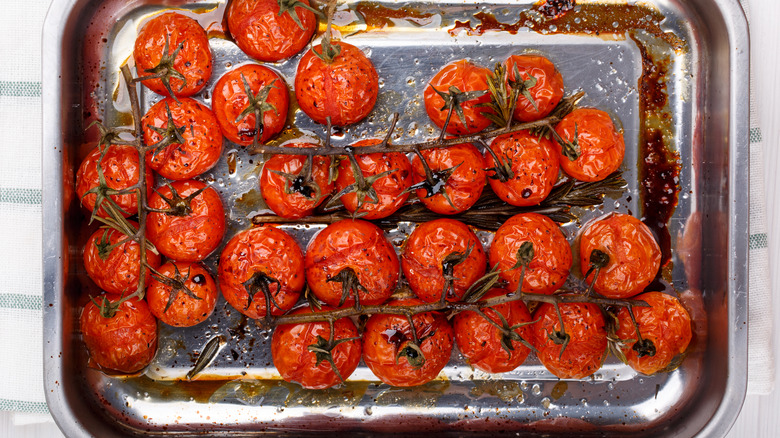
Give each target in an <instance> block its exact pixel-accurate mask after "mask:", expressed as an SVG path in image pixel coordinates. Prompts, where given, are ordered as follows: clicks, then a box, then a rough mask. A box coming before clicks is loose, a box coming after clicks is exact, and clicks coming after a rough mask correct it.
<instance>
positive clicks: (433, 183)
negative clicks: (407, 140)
mask: <svg viewBox="0 0 780 438" xmlns="http://www.w3.org/2000/svg"><path fill="white" fill-rule="evenodd" d="M414 153H415V154H417V158H419V159H420V163H422V166H423V171H424V172H425V179H424V180H422V181H420V182H418V183H417V184H413V185H411V186H409V187H408V188H407V189H406V190H404V193H410V192H412V191H416V190H425V197H426V198H430V197H431V196H434V195H438V194H441V195H442V196H444V199H446V200H447V202H448V203H449V204H450V206H452V208H454V209H457V207H455V204H453V203H452V199H450V195H449V194H447V181H449V179H450V177H451V176H452V174H453V172H455V171H456V170H457V169H458V167H460V166H461V164H463V163H462V162H461V163H459V164H458V165H456V166H453V167H448V168H446V169H442V170H437V171H435V172H434V171H432V170H431V166H429V165H428V161H427V160H426V159H425V157H423V156H422V154H421V153H420V150H419V149H415V150H414Z"/></svg>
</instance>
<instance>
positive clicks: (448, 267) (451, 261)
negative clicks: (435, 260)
mask: <svg viewBox="0 0 780 438" xmlns="http://www.w3.org/2000/svg"><path fill="white" fill-rule="evenodd" d="M473 250H474V245H472V244H471V243H469V246H468V247H466V250H465V251H463V252H460V251H453V252H451V253H449V254H447V256H446V257H444V259H443V260H442V261H441V273H442V276H443V277H444V288H443V289H444V290H442V291H441V299H440V301H439V302H440V303H441V304H442V305H443V304H444V303H445V302H446V301H447V296H448V295H449V294H450V292H452V291H453V290H452V285H453V283H454V282H455V267H456V266H458V265H459V264H461V263H463V262H465V261H466V260H467V259H468V258H469V255H471V251H473Z"/></svg>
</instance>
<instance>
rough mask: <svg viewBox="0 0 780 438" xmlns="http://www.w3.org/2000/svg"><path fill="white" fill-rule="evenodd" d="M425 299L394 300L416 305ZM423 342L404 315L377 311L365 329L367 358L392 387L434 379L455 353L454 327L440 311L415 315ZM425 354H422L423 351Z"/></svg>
mask: <svg viewBox="0 0 780 438" xmlns="http://www.w3.org/2000/svg"><path fill="white" fill-rule="evenodd" d="M421 303H422V301H420V300H417V299H413V298H407V299H404V300H396V301H393V302H391V303H390V305H393V306H413V305H417V304H421ZM412 321H413V322H414V328H415V331H416V333H417V339H418V341H419V344H418V345H416V348H415V345H414V335H413V334H412V328H411V325H410V324H409V320H408V319H407V318H406V316H403V315H391V314H375V315H371V317H370V318H368V322H366V328H365V330H364V331H363V361H364V362H365V363H366V366H368V368H369V369H370V370H371V372H373V373H374V375H375V376H377V377H378V378H379V380H381V381H382V382H384V383H387V384H388V385H392V386H417V385H422V384H423V383H427V382H429V381H431V380H433V379H434V378H435V377H436V376H437V375H438V374H439V372H440V371H441V370H442V369H444V366H445V365H447V362H448V361H449V360H450V354H451V353H452V338H453V333H452V327H450V324H449V323H448V322H447V318H446V317H445V316H444V315H443V314H441V313H439V312H425V313H419V314H417V315H414V316H413V317H412ZM421 353H422V354H421Z"/></svg>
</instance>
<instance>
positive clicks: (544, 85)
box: [504, 55, 563, 122]
mask: <svg viewBox="0 0 780 438" xmlns="http://www.w3.org/2000/svg"><path fill="white" fill-rule="evenodd" d="M504 66H505V67H506V72H507V76H508V79H509V81H516V80H518V78H517V77H516V76H515V68H517V72H518V73H520V80H522V81H523V82H524V83H527V84H528V85H529V86H528V87H526V90H527V93H528V94H530V95H531V98H532V99H533V102H532V101H531V100H529V99H528V96H527V95H525V94H521V95H520V96H519V97H518V99H517V104H516V105H515V113H514V119H515V120H517V121H520V122H532V121H534V120H539V119H542V118H544V117H547V115H548V114H550V113H551V112H552V110H554V109H555V107H556V106H557V105H558V102H560V101H561V98H563V76H561V73H560V72H559V71H558V69H557V68H555V64H553V63H552V62H550V60H549V59H547V58H545V57H544V56H538V55H512V56H510V57H509V59H507V60H506V61H505V62H504ZM532 77H533V78H532ZM526 81H530V82H526ZM534 81H535V84H533V85H531V83H533V82H534Z"/></svg>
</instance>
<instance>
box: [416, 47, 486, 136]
mask: <svg viewBox="0 0 780 438" xmlns="http://www.w3.org/2000/svg"><path fill="white" fill-rule="evenodd" d="M490 74H491V72H490V70H488V69H486V68H485V67H480V66H477V65H474V64H472V63H470V62H469V61H466V60H465V59H463V60H460V61H456V62H453V63H450V64H447V65H446V66H444V68H442V69H441V70H439V72H438V73H436V75H434V76H433V79H431V81H430V82H428V85H427V86H426V87H425V93H424V94H423V97H424V99H425V111H426V112H427V113H428V117H430V118H431V121H432V122H433V123H434V124H435V125H436V126H438V127H439V128H442V127H444V123H445V121H446V120H447V116H448V114H449V112H450V110H449V108H450V107H452V115H451V116H450V121H449V123H448V124H447V132H449V133H450V134H456V135H464V134H475V133H477V132H480V131H482V130H483V129H485V128H487V127H488V126H490V119H488V118H487V117H485V113H487V112H490V111H491V110H489V109H487V108H486V107H485V106H484V105H485V104H486V103H488V102H490V94H489V93H488V85H487V78H488V76H489V75H490Z"/></svg>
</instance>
